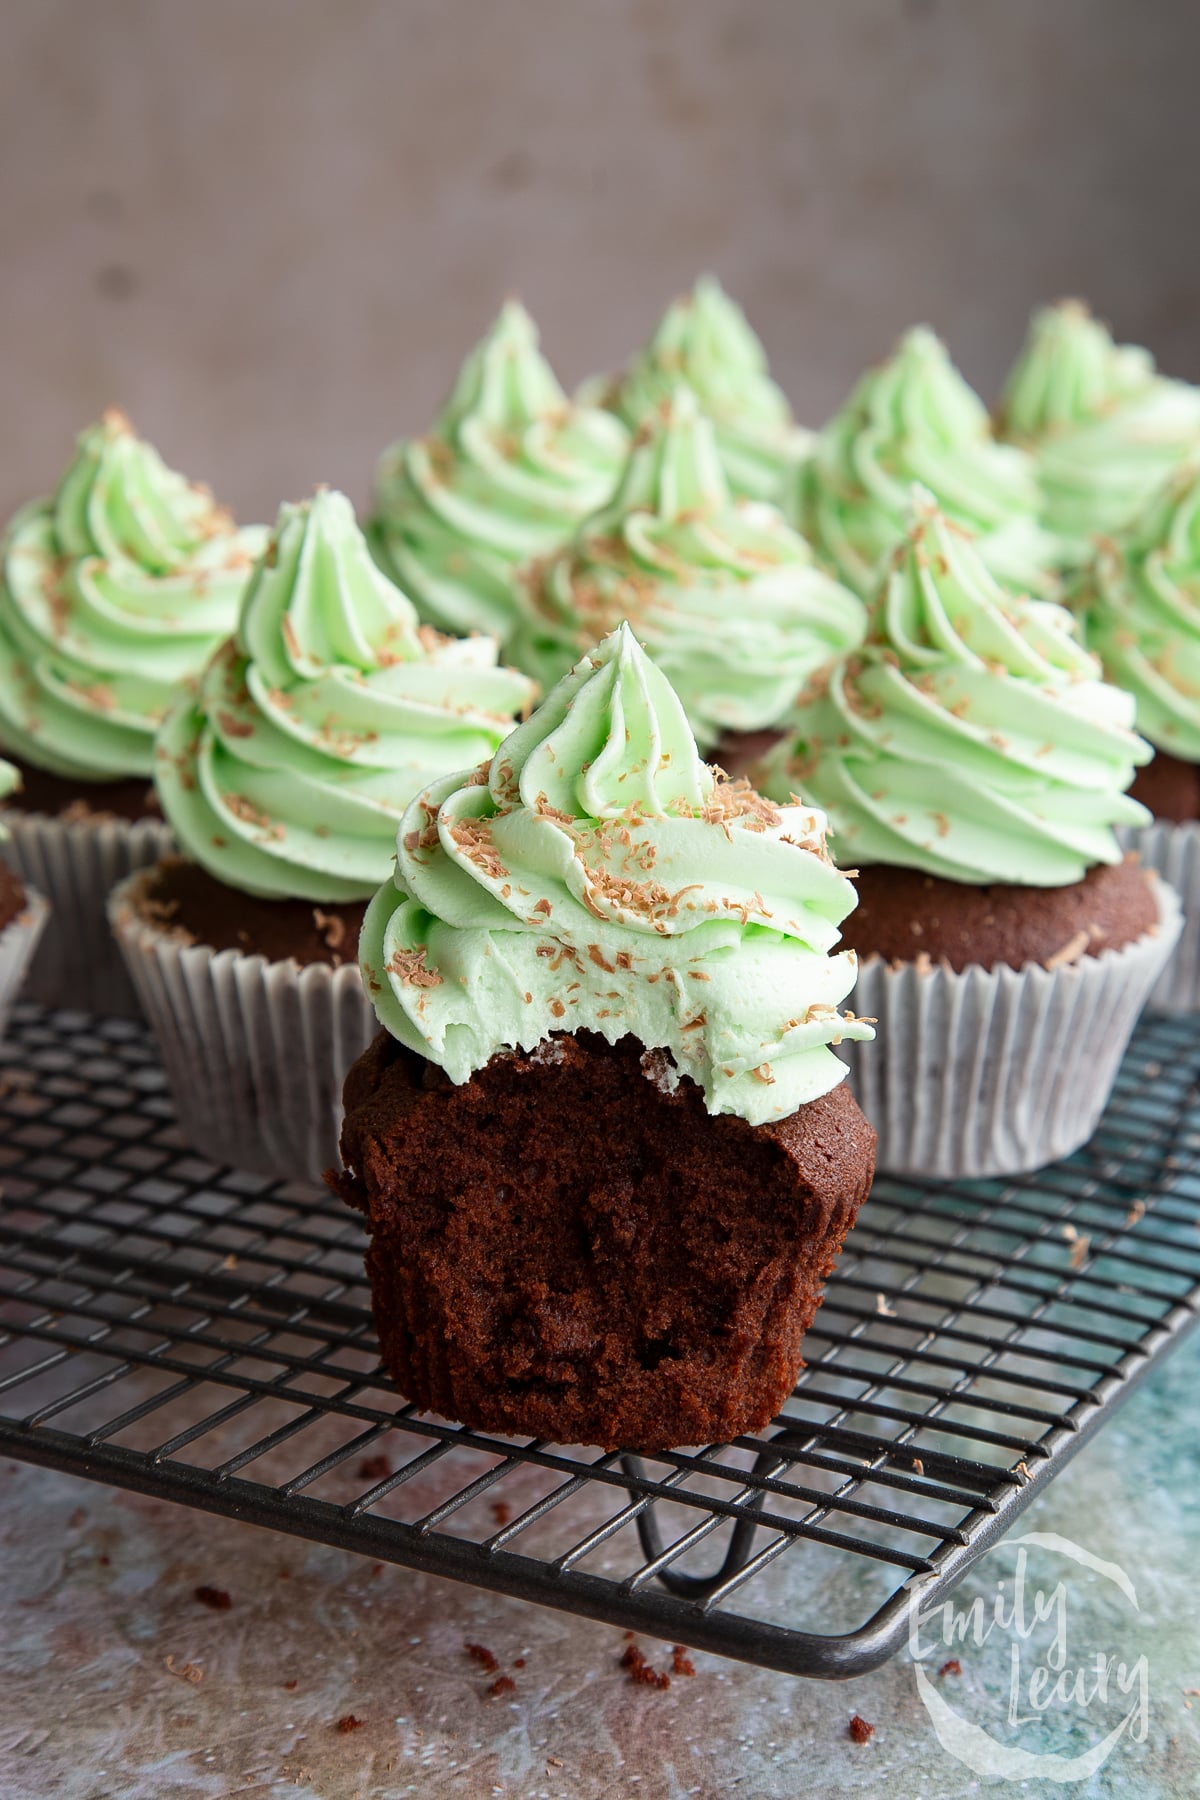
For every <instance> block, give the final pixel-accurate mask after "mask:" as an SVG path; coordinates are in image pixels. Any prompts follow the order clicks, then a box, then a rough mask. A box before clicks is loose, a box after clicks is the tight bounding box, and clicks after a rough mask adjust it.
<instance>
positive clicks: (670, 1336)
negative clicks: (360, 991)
mask: <svg viewBox="0 0 1200 1800" xmlns="http://www.w3.org/2000/svg"><path fill="white" fill-rule="evenodd" d="M853 904H854V891H853V889H852V887H851V886H850V884H849V882H848V881H846V880H845V878H844V877H842V876H840V875H838V874H837V872H836V871H835V870H834V869H833V867H832V865H831V864H830V862H829V860H828V858H827V857H826V855H825V851H824V831H823V820H822V819H821V816H820V815H819V814H818V813H814V812H813V811H812V810H811V809H810V808H807V807H783V808H776V807H774V806H772V805H771V804H769V803H768V802H765V801H764V800H762V799H761V797H760V796H759V795H757V794H755V793H754V792H753V790H751V789H750V788H749V787H748V785H747V784H746V783H744V782H737V783H735V782H729V781H727V780H725V779H724V778H723V777H721V776H719V775H718V774H717V773H716V772H715V771H714V770H712V769H710V768H709V767H707V766H706V765H705V764H704V763H703V762H701V760H700V757H699V755H698V753H697V750H696V746H695V742H694V739H693V738H692V736H691V733H690V731H689V729H688V725H687V721H686V717H685V715H684V712H683V709H682V707H681V706H680V704H679V701H678V700H677V698H676V696H675V695H674V693H673V692H672V690H671V687H670V685H669V683H668V682H667V680H666V678H665V677H664V676H663V674H662V673H661V671H659V670H658V669H656V668H655V667H654V666H653V664H652V663H650V661H649V660H648V658H647V657H646V656H645V655H644V653H643V652H642V651H641V650H640V649H639V647H638V645H637V642H636V640H635V638H634V636H633V633H632V632H631V630H630V629H629V627H628V626H626V625H622V626H621V627H620V628H619V629H618V630H617V631H616V632H614V633H613V634H612V635H611V636H610V637H609V638H607V639H606V640H605V641H604V642H603V643H602V644H601V645H600V647H599V648H598V649H597V650H596V651H594V652H593V653H592V655H591V656H589V657H587V658H585V659H584V660H583V662H581V663H580V665H579V666H578V668H577V669H576V670H575V671H574V672H573V673H572V674H570V675H569V676H568V677H566V678H565V679H564V680H563V681H562V682H561V683H560V684H559V686H558V687H556V688H555V690H554V691H553V693H551V694H550V696H549V698H548V699H547V700H546V702H545V703H544V705H543V706H542V707H541V709H540V710H539V711H538V712H537V713H536V714H535V715H534V717H533V718H532V719H531V720H530V721H529V722H528V723H527V724H526V725H523V726H521V727H519V728H518V729H517V730H516V731H515V732H514V733H513V735H512V736H511V737H510V738H509V739H508V740H507V741H506V742H505V743H504V744H503V745H502V746H501V748H500V749H499V751H498V752H497V753H496V755H495V756H494V757H493V758H492V760H491V762H490V763H488V764H483V765H481V766H480V768H478V769H477V770H475V771H474V772H472V773H471V774H470V775H466V776H463V775H458V776H451V777H448V778H447V779H445V780H444V781H439V782H436V783H435V784H434V785H433V786H431V787H430V788H428V789H427V790H426V791H425V792H424V793H423V794H422V795H421V796H420V797H419V798H418V799H417V800H416V801H415V802H414V804H413V806H412V807H411V808H410V809H409V812H408V814H407V815H406V817H405V819H404V821H403V824H402V827H401V832H400V837H399V844H398V850H397V866H396V873H395V877H394V879H393V880H392V881H390V882H388V883H387V885H386V886H385V887H384V888H382V889H381V890H380V892H379V894H378V895H377V896H376V897H375V899H374V900H373V901H372V902H371V905H370V907H369V909H368V912H367V918H366V923H365V925H364V929H363V936H362V945H361V957H362V968H363V974H364V978H365V981H366V984H367V987H368V990H369V991H370V993H371V995H372V997H373V999H374V1002H375V1006H376V1010H377V1012H378V1014H379V1017H380V1020H381V1022H382V1023H383V1025H384V1027H385V1034H384V1035H383V1036H381V1037H380V1038H378V1039H377V1040H376V1042H375V1044H374V1045H373V1046H372V1047H371V1049H370V1050H369V1051H368V1052H367V1054H366V1055H365V1056H364V1057H363V1058H362V1059H361V1061H360V1062H359V1063H357V1064H356V1065H355V1067H354V1069H353V1070H352V1071H351V1073H350V1076H349V1078H348V1080H347V1083H346V1096H345V1097H346V1119H345V1124H344V1126H343V1129H342V1157H343V1163H344V1168H343V1171H342V1172H341V1173H339V1174H333V1173H332V1172H331V1175H330V1180H331V1184H332V1185H333V1186H334V1188H335V1190H336V1191H337V1192H338V1193H340V1194H341V1195H342V1197H343V1198H344V1199H346V1200H347V1201H348V1202H349V1203H350V1204H351V1205H354V1206H356V1207H359V1208H361V1210H362V1211H363V1212H364V1214H365V1215H366V1219H367V1224H368V1228H369V1230H370V1233H371V1245H370V1250H369V1253H368V1265H367V1266H368V1270H369V1273H370V1277H371V1287H372V1296H373V1301H374V1306H375V1316H376V1321H377V1324H378V1328H379V1334H380V1340H381V1343H382V1346H383V1351H384V1356H385V1359H386V1361H387V1364H388V1367H389V1368H390V1370H391V1371H392V1374H393V1376H394V1378H395V1380H396V1382H397V1384H398V1385H399V1387H400V1388H401V1390H402V1392H403V1393H404V1394H405V1395H406V1396H407V1397H408V1399H410V1400H411V1401H414V1402H415V1403H417V1404H418V1405H420V1406H422V1407H425V1408H427V1409H431V1410H435V1411H438V1412H441V1413H443V1414H445V1415H447V1416H449V1417H451V1418H457V1419H461V1420H463V1421H464V1422H466V1423H468V1424H471V1425H475V1426H478V1427H481V1428H484V1429H488V1430H495V1431H512V1432H531V1433H534V1434H535V1435H538V1436H549V1437H554V1438H557V1439H559V1440H562V1441H568V1442H584V1443H598V1444H603V1445H605V1446H613V1445H616V1444H624V1445H627V1446H631V1447H636V1448H640V1449H646V1450H650V1449H657V1448H662V1447H664V1446H666V1445H669V1444H677V1443H681V1442H708V1441H713V1440H716V1439H725V1438H728V1437H730V1436H732V1435H734V1434H735V1433H737V1432H742V1431H752V1430H757V1429H760V1428H762V1427H763V1426H765V1425H766V1424H767V1423H769V1421H770V1419H771V1418H772V1417H773V1416H774V1414H775V1413H776V1411H777V1410H778V1408H779V1407H780V1405H781V1404H782V1403H783V1401H784V1400H785V1399H786V1398H787V1395H788V1393H789V1392H790V1390H791V1387H792V1384H793V1382H794V1380H795V1377H796V1373H797V1370H798V1368H799V1362H800V1349H801V1343H802V1339H803V1334H804V1331H805V1330H806V1328H807V1326H808V1324H809V1323H810V1322H811V1319H812V1316H813V1313H814V1311H815V1309H816V1306H817V1304H818V1303H819V1299H820V1291H821V1283H822V1282H823V1281H824V1279H825V1277H826V1276H827V1275H828V1274H829V1272H830V1270H831V1268H832V1266H833V1263H834V1260H835V1258H836V1255H837V1253H838V1250H839V1248H840V1246H841V1243H842V1239H843V1237H844V1235H845V1233H846V1231H847V1230H848V1229H849V1227H850V1226H851V1225H852V1223H853V1221H854V1218H855V1215H856V1213H857V1211H858V1208H859V1206H860V1205H861V1203H862V1201H863V1200H864V1198H865V1197H866V1194H867V1191H868V1188H869V1185H870V1179H871V1172H872V1161H873V1134H872V1133H871V1131H870V1129H869V1127H868V1126H867V1125H866V1124H865V1122H864V1121H863V1119H862V1117H861V1115H860V1114H859V1112H858V1109H857V1107H856V1106H855V1105H854V1102H853V1100H852V1099H851V1098H850V1096H849V1094H848V1093H847V1092H846V1090H845V1088H844V1086H843V1085H842V1077H843V1075H844V1072H845V1071H844V1066H843V1065H842V1064H841V1063H840V1062H839V1061H838V1059H837V1057H836V1056H834V1054H833V1052H832V1050H831V1049H830V1045H831V1044H837V1043H840V1042H843V1041H847V1040H850V1039H854V1038H857V1039H862V1038H867V1037H869V1036H870V1035H871V1031H870V1026H869V1024H868V1023H865V1022H863V1021H861V1020H857V1019H856V1018H855V1017H854V1015H853V1014H843V1012H842V1011H841V1010H840V1006H839V1002H840V1001H841V1000H842V999H843V998H844V997H845V995H846V993H847V992H848V990H849V989H850V987H851V986H852V984H853V981H854V974H855V969H854V959H853V958H852V957H848V956H846V955H844V954H836V955H833V954H830V952H831V949H832V946H833V945H834V944H835V943H836V941H837V937H838V924H839V922H840V921H841V920H842V919H843V917H844V916H845V914H846V913H847V911H848V910H849V909H850V908H851V907H852V906H853Z"/></svg>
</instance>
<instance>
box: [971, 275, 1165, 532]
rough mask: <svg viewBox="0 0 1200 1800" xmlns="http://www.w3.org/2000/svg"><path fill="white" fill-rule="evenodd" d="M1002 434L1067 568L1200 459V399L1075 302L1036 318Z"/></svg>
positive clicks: (1124, 526) (1008, 394) (1007, 401)
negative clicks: (1034, 486)
mask: <svg viewBox="0 0 1200 1800" xmlns="http://www.w3.org/2000/svg"><path fill="white" fill-rule="evenodd" d="M1000 417H1001V423H1002V428H1003V430H1004V433H1005V435H1006V436H1007V437H1009V438H1011V440H1012V441H1013V442H1014V443H1017V444H1022V445H1024V446H1025V447H1026V448H1028V449H1029V450H1031V451H1032V452H1033V454H1034V456H1035V458H1036V461H1037V470H1038V477H1039V480H1040V482H1041V485H1042V489H1043V492H1044V494H1045V517H1046V523H1047V524H1048V525H1049V527H1050V528H1051V530H1053V531H1054V532H1055V533H1056V535H1057V536H1058V538H1059V539H1060V550H1059V556H1060V561H1061V562H1062V564H1063V565H1064V566H1065V567H1068V568H1070V567H1078V566H1079V565H1080V564H1081V563H1083V562H1085V561H1086V560H1087V559H1088V558H1089V557H1090V556H1091V554H1092V552H1093V550H1094V548H1095V541H1096V539H1097V538H1098V537H1099V536H1101V535H1105V534H1112V533H1119V532H1122V531H1126V530H1128V529H1129V528H1130V527H1131V526H1132V525H1133V523H1134V522H1135V520H1136V519H1137V515H1138V513H1139V512H1140V511H1141V509H1142V507H1143V506H1145V505H1146V503H1147V502H1148V501H1149V500H1150V498H1151V497H1152V496H1153V494H1154V491H1155V489H1156V488H1158V487H1159V486H1161V484H1162V482H1163V481H1164V480H1165V479H1166V477H1167V475H1169V473H1170V472H1171V470H1172V469H1173V468H1174V467H1175V466H1176V465H1177V464H1178V463H1179V461H1180V460H1181V459H1182V458H1185V457H1187V456H1189V455H1195V454H1197V453H1198V452H1200V389H1198V388H1194V387H1191V386H1189V385H1188V383H1186V382H1183V381H1173V380H1170V379H1168V378H1167V377H1166V376H1164V375H1160V374H1159V373H1158V372H1157V370H1156V369H1155V366H1154V359H1153V357H1152V356H1151V355H1150V353H1149V351H1148V350H1142V349H1140V348H1138V347H1137V346H1135V345H1132V344H1116V343H1114V342H1113V339H1112V337H1111V336H1110V334H1109V332H1108V331H1107V330H1106V328H1105V327H1104V326H1103V325H1102V324H1101V323H1100V321H1099V320H1098V319H1094V318H1092V316H1091V314H1090V313H1089V312H1088V309H1087V307H1086V306H1084V305H1083V304H1082V303H1081V302H1080V301H1078V300H1064V301H1062V302H1061V303H1060V304H1059V305H1057V306H1049V307H1045V308H1043V310H1042V311H1041V312H1038V313H1036V314H1035V315H1034V318H1033V322H1032V324H1031V325H1030V328H1029V335H1028V337H1027V338H1026V341H1025V346H1024V348H1023V350H1022V351H1021V355H1020V357H1019V358H1018V360H1017V363H1016V365H1015V366H1014V368H1013V371H1012V374H1011V375H1010V376H1009V378H1008V383H1007V386H1006V388H1005V390H1004V398H1003V401H1002V404H1001V409H1000Z"/></svg>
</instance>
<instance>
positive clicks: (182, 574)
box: [0, 410, 266, 782]
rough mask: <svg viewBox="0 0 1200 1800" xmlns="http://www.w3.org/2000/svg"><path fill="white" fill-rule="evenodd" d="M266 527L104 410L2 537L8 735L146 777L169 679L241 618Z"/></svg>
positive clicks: (94, 773) (0, 677) (51, 759)
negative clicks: (54, 482)
mask: <svg viewBox="0 0 1200 1800" xmlns="http://www.w3.org/2000/svg"><path fill="white" fill-rule="evenodd" d="M265 535H266V534H265V532H264V531H263V530H262V529H261V528H260V527H257V526H247V527H244V528H242V529H240V530H239V529H238V528H237V527H236V526H235V525H234V523H233V520H232V519H231V518H230V516H229V514H228V513H227V512H225V511H224V510H223V509H222V508H221V507H219V506H217V505H216V504H215V503H214V501H213V498H212V496H211V494H210V493H209V492H208V490H207V489H206V488H203V487H200V486H198V485H197V484H196V483H194V482H190V481H187V480H186V479H185V478H184V477H183V476H182V475H178V474H176V473H175V472H174V470H172V469H168V468H167V466H166V464H165V463H164V462H163V461H162V458H161V457H160V456H159V455H158V453H157V451H156V450H154V449H152V447H151V446H150V445H149V444H147V443H145V442H144V441H143V440H142V439H141V438H139V437H138V436H137V435H136V434H135V432H134V431H133V429H132V427H131V426H130V424H129V421H128V420H127V419H126V418H125V416H124V414H123V413H120V412H117V411H115V410H114V411H109V412H107V413H105V415H104V417H103V418H102V419H101V420H100V422H99V424H97V425H94V426H92V427H91V429H90V430H88V431H85V432H84V433H83V435H82V436H81V437H80V439H79V441H78V445H77V447H76V451H75V455H74V457H73V459H72V461H71V463H70V465H69V467H68V468H67V471H66V473H65V474H64V476H63V478H62V480H61V481H60V482H59V485H58V487H57V489H56V490H55V492H54V494H53V495H52V496H51V497H50V498H49V499H48V500H37V501H34V502H32V503H31V504H30V505H28V506H26V507H24V508H23V509H22V510H21V511H20V512H19V513H17V515H16V517H15V518H14V519H13V520H12V522H11V524H10V525H9V527H8V530H7V533H6V536H5V539H4V544H3V548H2V550H0V563H2V568H0V743H2V744H3V745H4V747H5V748H7V749H9V750H10V751H12V752H13V753H14V754H15V755H17V756H18V757H20V758H22V759H23V760H24V761H25V762H27V763H29V764H31V765H33V766H34V767H37V768H41V769H47V770H49V771H51V772H52V773H54V774H57V775H62V776H65V777H67V778H75V779H78V780H79V781H81V782H88V781H112V780H121V779H124V778H126V777H130V776H137V775H146V776H148V775H149V774H150V772H151V769H152V767H153V760H154V734H155V731H156V730H157V728H158V725H159V723H160V721H161V719H162V717H163V714H164V713H165V711H166V709H167V706H168V704H169V701H170V697H171V694H172V690H173V689H174V687H175V685H176V683H177V682H179V681H180V680H181V679H183V678H184V677H186V676H189V675H194V674H196V673H197V672H198V670H200V669H201V668H202V667H203V666H204V663H205V662H206V661H207V659H208V657H209V655H210V654H211V652H212V650H213V649H214V648H215V646H216V645H217V644H218V643H220V641H221V639H222V638H223V637H224V636H225V635H226V634H227V633H228V632H229V631H231V630H232V628H233V625H234V622H235V620H236V618H237V609H238V602H239V600H240V598H241V593H242V589H243V588H244V587H245V584H246V578H247V576H248V574H249V572H250V569H251V567H252V565H253V562H254V558H255V556H256V555H257V554H258V552H259V550H260V549H261V548H262V544H263V540H264V537H265Z"/></svg>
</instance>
